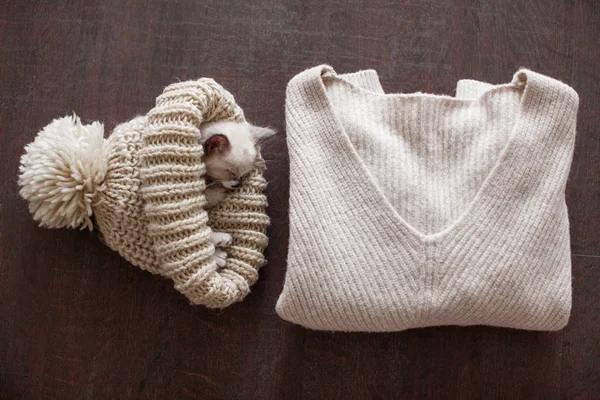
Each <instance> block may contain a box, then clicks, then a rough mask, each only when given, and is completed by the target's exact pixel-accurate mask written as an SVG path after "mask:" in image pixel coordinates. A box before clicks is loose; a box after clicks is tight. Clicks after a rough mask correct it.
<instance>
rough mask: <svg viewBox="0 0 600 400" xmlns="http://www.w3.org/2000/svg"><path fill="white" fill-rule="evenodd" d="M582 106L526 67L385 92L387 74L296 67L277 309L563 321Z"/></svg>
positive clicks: (327, 323)
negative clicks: (491, 78)
mask: <svg viewBox="0 0 600 400" xmlns="http://www.w3.org/2000/svg"><path fill="white" fill-rule="evenodd" d="M577 108H578V97H577V94H576V93H575V92H574V91H573V89H571V88H570V87H569V86H567V85H565V84H563V83H561V82H559V81H556V80H554V79H551V78H548V77H546V76H543V75H540V74H537V73H535V72H532V71H528V70H521V71H519V72H517V73H516V74H515V77H514V79H513V81H512V82H511V83H510V84H505V85H497V86H493V85H489V84H486V83H481V82H476V81H461V82H459V85H458V88H457V98H452V97H448V96H437V95H430V94H421V93H416V94H384V93H383V90H382V89H381V85H379V83H378V80H377V76H376V74H375V72H374V71H361V72H359V73H356V74H349V75H337V74H336V73H335V72H334V71H333V70H332V69H331V67H328V66H319V67H316V68H313V69H310V70H307V71H304V72H302V73H301V74H299V75H298V76H296V77H295V78H294V79H292V81H291V82H290V83H289V85H288V90H287V101H286V113H287V115H286V117H287V137H288V146H289V153H290V244H289V254H288V270H287V274H286V280H285V285H284V289H283V292H282V294H281V297H280V298H279V300H278V302H277V313H278V314H279V315H280V316H281V317H282V318H284V319H286V320H288V321H291V322H294V323H297V324H300V325H303V326H305V327H309V328H313V329H321V330H344V331H397V330H404V329H409V328H415V327H425V326H435V325H479V324H482V325H495V326H503V327H512V328H518V329H532V330H556V329H560V328H562V327H564V326H565V324H566V323H567V322H568V319H569V314H570V309H571V264H570V245H569V222H568V216H567V209H566V204H565V199H564V188H565V184H566V180H567V176H568V173H569V168H570V164H571V158H572V151H573V145H574V140H575V123H576V114H577Z"/></svg>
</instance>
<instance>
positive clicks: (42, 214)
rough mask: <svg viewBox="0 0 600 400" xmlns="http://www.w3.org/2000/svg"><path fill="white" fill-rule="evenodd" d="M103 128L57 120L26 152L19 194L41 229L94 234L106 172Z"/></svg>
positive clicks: (70, 118)
mask: <svg viewBox="0 0 600 400" xmlns="http://www.w3.org/2000/svg"><path fill="white" fill-rule="evenodd" d="M104 144H105V140H104V126H103V125H102V124H101V123H99V122H93V123H92V124H90V125H83V124H82V123H81V121H80V119H79V117H77V116H76V115H72V116H66V117H63V118H58V119H55V120H54V121H52V122H51V123H50V124H49V125H47V126H46V127H45V128H44V129H43V130H42V131H41V132H40V133H39V134H38V136H37V137H36V139H35V140H34V141H33V142H32V143H30V144H28V145H27V146H26V147H25V154H24V155H23V156H22V157H21V166H20V173H21V175H20V177H19V185H20V186H21V191H20V194H21V196H23V198H24V199H26V200H28V201H29V210H30V212H31V213H32V214H33V218H34V220H36V221H39V222H40V226H44V227H48V228H62V227H68V228H77V227H79V226H81V228H82V229H84V228H86V227H87V228H89V229H90V230H91V229H92V221H91V218H90V217H91V216H92V201H93V200H94V197H95V195H96V193H97V191H98V190H99V189H100V185H101V184H102V181H103V180H104V177H105V175H106V169H107V160H106V151H107V150H106V148H105V147H106V146H105V145H104Z"/></svg>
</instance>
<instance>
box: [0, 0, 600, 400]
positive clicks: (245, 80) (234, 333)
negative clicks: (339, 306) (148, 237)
mask: <svg viewBox="0 0 600 400" xmlns="http://www.w3.org/2000/svg"><path fill="white" fill-rule="evenodd" d="M599 39H600V6H599V5H598V4H597V2H594V1H593V0H587V1H585V0H580V1H558V0H557V1H544V0H527V1H516V0H511V1H503V0H496V1H494V0H454V1H444V2H442V1H433V0H414V1H401V2H385V1H382V0H369V1H359V0H352V1H340V0H337V1H335V0H319V1H317V0H309V1H304V2H297V1H292V0H286V1H280V2H269V1H264V0H263V1H254V2H245V1H235V2H224V1H222V2H218V1H198V0H169V1H166V0H165V1H150V0H146V1H142V0H124V1H116V0H106V1H91V0H89V1H88V0H53V1H47V0H46V1H24V0H20V1H12V2H9V1H7V2H3V4H2V5H0V102H1V107H0V126H1V127H2V129H0V139H1V143H2V150H1V153H0V154H2V157H1V158H0V189H1V190H0V398H6V399H20V398H23V399H30V398H31V399H37V398H55V399H82V398H86V399H119V398H135V399H167V398H176V399H249V398H257V399H296V398H306V399H312V398H344V399H366V398H376V399H379V398H428V399H437V398H461V399H482V398H486V399H530V398H532V399H533V398H543V399H593V398H598V393H600V378H599V377H600V362H599V361H598V360H600V347H599V345H598V339H599V338H600V307H598V293H599V292H600V287H599V285H600V201H599V200H600V135H599V133H598V132H600V111H599V108H598V104H599V103H600V84H599V83H598V82H600V67H599V65H600V63H599V61H600V47H598V41H599ZM320 63H329V64H331V65H333V66H334V67H335V68H336V70H337V71H338V72H350V71H355V70H358V69H361V68H375V69H377V70H378V72H379V74H380V76H381V80H382V83H383V85H384V88H385V89H386V90H387V91H418V90H422V91H429V92H436V93H447V94H452V93H453V90H454V87H455V83H456V80H457V79H460V78H474V79H481V80H486V81H490V82H498V83H499V82H506V81H508V80H509V79H511V77H512V74H513V73H514V72H515V71H516V70H517V69H518V68H519V67H520V66H526V67H529V68H532V69H534V70H536V71H539V72H541V73H544V74H548V75H550V76H553V77H556V78H558V79H561V80H563V81H565V82H567V83H569V84H571V85H572V86H573V87H574V88H575V89H576V90H577V91H578V93H579V95H580V98H581V106H580V113H579V120H578V138H577V144H576V151H575V155H574V161H573V167H572V170H571V175H570V179H569V183H568V187H567V202H568V206H569V215H570V219H571V233H572V250H573V289H574V292H573V293H574V296H573V312H572V318H571V322H570V324H569V326H568V327H567V328H566V329H564V330H563V331H560V332H556V333H536V332H524V331H514V330H508V329H498V328H491V327H470V328H457V327H444V328H428V329H419V330H412V331H408V332H401V333H393V334H343V333H323V332H311V331H308V330H304V329H302V328H299V327H296V326H293V325H291V324H288V323H285V322H283V321H281V320H280V319H279V318H278V317H277V315H276V314H275V312H274V306H275V302H276V300H277V296H278V295H279V293H280V291H281V287H282V284H283V278H284V274H285V260H286V256H287V241H288V219H287V202H288V194H287V193H288V159H287V151H286V146H285V119H284V98H285V87H286V84H287V82H288V80H289V79H290V78H292V77H293V76H294V75H295V74H297V73H298V72H300V71H302V70H303V69H305V68H308V67H311V66H314V65H317V64H320ZM200 76H209V77H213V78H215V79H217V80H218V81H219V82H220V83H221V84H223V85H224V86H225V87H226V88H228V89H229V90H230V91H231V92H232V93H234V94H235V95H236V98H237V99H238V101H239V103H240V104H241V105H242V107H244V109H245V111H246V115H247V117H248V119H249V120H251V121H252V122H255V123H259V124H268V125H271V126H273V127H275V128H277V129H278V130H279V132H280V135H279V136H280V139H279V140H277V141H274V142H273V143H271V144H269V145H268V146H267V148H266V149H264V156H265V157H266V158H267V160H268V161H267V162H268V164H267V165H268V168H269V169H268V172H267V179H268V180H269V186H268V193H267V194H268V196H269V203H270V206H269V209H268V212H269V215H270V216H271V219H272V225H271V228H270V231H269V234H270V238H271V244H270V246H269V248H268V254H267V255H268V259H269V264H268V266H267V267H265V268H264V269H263V270H262V271H261V279H260V281H259V283H258V284H257V285H256V286H255V287H254V289H253V292H252V294H251V295H250V296H249V297H248V298H247V300H246V301H244V302H243V303H241V304H238V305H235V306H233V307H231V308H230V309H227V310H225V311H222V312H215V311H208V310H206V309H203V308H198V307H192V306H190V305H189V304H188V303H187V302H186V300H185V299H184V298H183V296H181V295H179V294H178V293H177V292H176V291H175V290H174V289H173V288H172V287H171V284H170V282H168V281H166V280H163V279H161V278H159V277H155V276H151V275H150V274H148V273H144V272H142V271H140V270H138V269H137V268H134V267H132V266H131V265H129V264H128V263H127V262H125V261H124V260H122V259H121V258H120V257H119V256H118V255H117V254H116V253H114V252H112V251H110V250H109V249H107V248H106V247H104V246H103V245H102V244H101V243H100V241H99V240H97V238H96V236H95V234H94V233H86V232H75V231H64V230H63V231H49V230H44V229H40V228H38V227H36V225H35V223H34V222H33V221H32V219H31V217H30V216H29V215H28V212H27V206H26V204H25V202H24V201H22V200H21V199H20V198H19V197H18V187H17V184H16V177H17V170H18V160H19V157H20V155H21V153H22V151H23V146H24V145H25V144H26V143H28V142H30V141H31V140H32V139H33V138H34V135H35V134H36V132H37V131H38V130H39V129H40V128H41V127H43V126H44V125H45V124H47V123H48V122H49V121H50V120H51V119H52V118H54V117H57V116H61V115H64V114H66V113H68V112H71V111H76V112H77V113H78V114H79V115H80V116H81V117H82V118H84V119H87V120H100V121H104V122H105V125H106V128H107V131H108V130H110V129H112V128H113V127H114V126H115V124H117V123H118V122H123V121H125V120H127V119H128V118H131V117H132V116H134V115H136V114H139V113H144V112H146V111H147V110H148V109H149V108H151V107H152V104H153V102H154V98H155V96H156V95H157V94H159V93H160V91H161V89H162V88H163V87H164V86H165V85H167V84H169V83H172V82H175V81H177V80H185V79H192V78H197V77H200Z"/></svg>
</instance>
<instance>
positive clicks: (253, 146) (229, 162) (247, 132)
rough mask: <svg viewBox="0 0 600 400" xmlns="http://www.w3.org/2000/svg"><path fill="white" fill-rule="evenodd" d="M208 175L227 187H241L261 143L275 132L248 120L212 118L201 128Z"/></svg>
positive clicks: (250, 169) (251, 167)
mask: <svg viewBox="0 0 600 400" xmlns="http://www.w3.org/2000/svg"><path fill="white" fill-rule="evenodd" d="M200 130H201V133H202V135H201V142H202V145H203V146H204V157H203V158H202V160H203V161H204V164H205V165H206V175H207V176H208V177H210V178H212V179H213V180H216V181H220V182H221V184H222V185H223V186H224V187H225V188H227V189H232V188H236V187H238V186H239V185H240V184H241V182H242V179H243V178H244V177H245V176H246V175H248V173H250V171H252V169H253V167H254V162H255V161H256V154H257V145H258V143H259V142H260V141H261V140H263V139H265V138H267V137H270V136H272V135H274V134H275V132H274V131H273V130H271V129H269V128H261V127H257V126H254V125H250V124H248V123H246V122H242V123H239V122H230V121H223V122H211V123H208V124H205V125H203V126H202V127H201V128H200Z"/></svg>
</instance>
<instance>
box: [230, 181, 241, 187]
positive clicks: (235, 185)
mask: <svg viewBox="0 0 600 400" xmlns="http://www.w3.org/2000/svg"><path fill="white" fill-rule="evenodd" d="M240 186H242V182H240V181H236V183H234V184H233V185H231V188H232V189H237V188H239V187H240Z"/></svg>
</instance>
